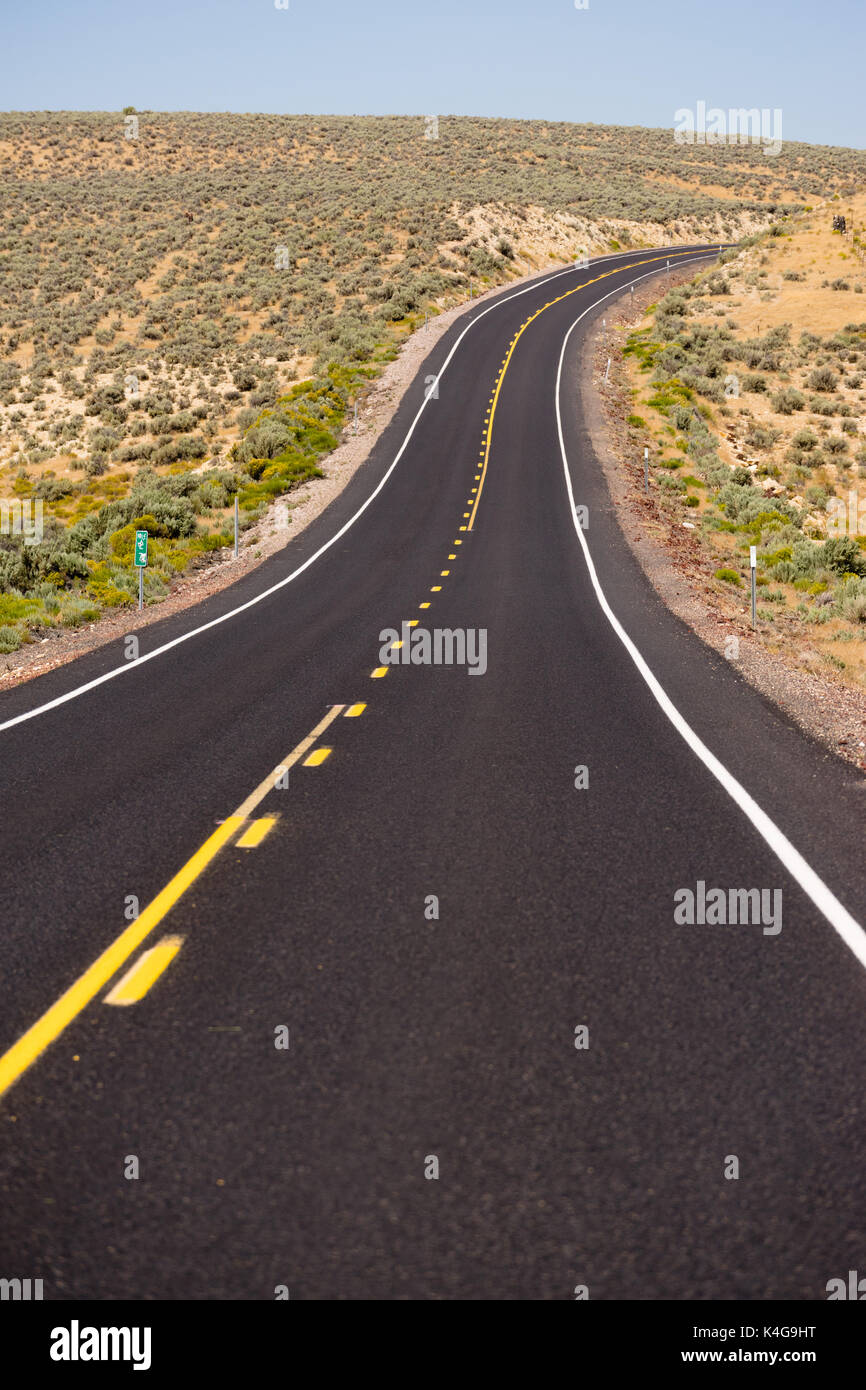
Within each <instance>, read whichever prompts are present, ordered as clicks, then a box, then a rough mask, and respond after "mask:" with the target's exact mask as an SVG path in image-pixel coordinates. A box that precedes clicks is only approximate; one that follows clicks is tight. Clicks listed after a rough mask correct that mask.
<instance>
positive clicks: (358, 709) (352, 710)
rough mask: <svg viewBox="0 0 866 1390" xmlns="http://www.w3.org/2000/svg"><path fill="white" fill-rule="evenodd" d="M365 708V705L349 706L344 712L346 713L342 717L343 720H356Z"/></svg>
mask: <svg viewBox="0 0 866 1390" xmlns="http://www.w3.org/2000/svg"><path fill="white" fill-rule="evenodd" d="M366 708H367V706H366V705H350V706H349V708H348V709H347V710H346V713H345V714H344V715H343V718H344V719H357V718H358V716H359V715H361V714H363V713H364V710H365V709H366Z"/></svg>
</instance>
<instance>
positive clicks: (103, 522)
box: [0, 111, 866, 651]
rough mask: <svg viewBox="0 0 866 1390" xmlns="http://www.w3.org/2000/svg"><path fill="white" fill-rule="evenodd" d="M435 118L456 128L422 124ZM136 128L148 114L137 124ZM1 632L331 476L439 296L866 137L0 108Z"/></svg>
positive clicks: (786, 184) (848, 187) (11, 635)
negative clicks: (772, 144) (696, 136)
mask: <svg viewBox="0 0 866 1390" xmlns="http://www.w3.org/2000/svg"><path fill="white" fill-rule="evenodd" d="M431 134H435V136H436V138H428V136H430V135H431ZM128 137H132V138H128ZM0 154H2V158H3V162H4V172H5V175H6V177H5V181H4V188H3V191H2V194H0V274H2V283H3V295H2V300H0V497H2V498H6V499H15V500H18V501H21V502H22V503H23V502H25V501H27V500H30V501H33V502H35V501H36V500H38V501H39V502H41V504H42V508H43V515H44V524H45V534H44V540H43V543H42V544H40V545H31V546H28V545H26V544H25V543H24V540H23V539H22V537H21V536H15V535H0V651H4V650H5V651H10V650H14V649H15V648H16V647H17V646H18V645H19V643H20V642H21V641H22V640H27V639H28V637H29V636H30V635H31V634H33V633H34V632H37V631H41V632H50V631H51V630H52V629H53V628H55V627H57V626H58V625H70V624H72V625H74V624H77V623H81V622H85V621H91V620H92V619H93V618H94V617H95V616H96V615H97V614H98V613H99V611H100V610H101V609H103V608H105V607H111V606H124V605H128V604H130V603H132V602H133V601H134V595H135V592H136V579H135V575H134V573H133V571H132V568H131V544H132V533H133V531H134V530H135V527H136V524H143V525H146V527H147V529H148V530H149V531H150V533H151V536H152V537H153V546H152V551H151V554H152V560H153V563H152V565H151V567H150V569H149V570H148V574H147V597H148V601H156V600H157V599H158V598H159V597H160V596H161V595H163V594H164V593H165V592H166V591H167V589H168V588H169V586H170V584H171V581H172V578H173V576H174V575H175V574H176V573H178V572H179V571H181V570H183V569H184V568H186V567H187V566H189V565H190V564H199V563H203V562H204V561H205V560H207V559H209V558H212V557H214V556H217V555H218V554H219V553H220V550H221V548H223V547H224V546H225V545H226V544H227V541H228V537H229V532H228V529H227V524H228V517H229V514H230V508H231V506H232V505H233V501H234V497H235V496H236V495H237V496H238V497H239V499H240V506H241V512H242V517H243V524H244V526H245V527H250V526H253V525H254V524H255V523H256V521H257V520H258V519H259V518H260V517H261V516H262V515H263V513H264V511H265V510H266V508H267V507H268V505H269V503H270V502H271V501H272V499H273V498H274V497H277V496H282V495H285V494H287V493H289V492H291V491H292V490H293V489H294V488H295V487H296V486H297V485H298V484H299V483H300V482H303V481H304V480H306V479H307V478H310V477H313V476H315V474H316V471H317V468H316V465H317V462H318V461H319V460H320V459H321V458H322V456H323V455H325V454H327V453H328V452H329V451H330V450H331V449H333V447H334V446H335V444H336V442H337V441H338V440H339V437H340V433H341V430H342V427H343V422H344V420H345V417H346V413H347V411H348V410H349V409H350V407H351V404H352V402H353V401H354V400H355V399H356V398H358V396H359V395H360V396H363V392H364V390H365V387H366V385H367V383H368V382H369V380H370V379H371V377H372V376H375V375H376V374H377V373H378V372H379V371H380V370H381V366H382V364H383V363H384V362H386V361H388V360H389V359H391V358H392V357H393V356H394V355H395V353H396V352H397V351H398V349H399V346H400V343H401V342H402V341H403V340H404V339H405V337H406V335H407V334H408V333H410V332H411V331H412V330H413V329H414V328H415V327H416V326H417V325H418V323H419V322H422V321H423V316H424V313H425V311H427V312H431V313H436V312H438V311H440V310H441V309H443V308H445V307H447V306H449V305H452V304H454V303H457V302H460V301H462V300H464V299H466V298H468V296H469V293H470V284H471V285H473V286H474V287H477V288H486V287H488V286H489V285H491V284H497V283H502V282H506V281H507V280H509V279H510V278H514V277H517V276H520V275H522V274H525V273H526V272H527V271H528V270H532V269H537V268H539V267H543V266H544V265H545V264H550V263H552V262H554V261H561V260H567V259H571V258H573V257H575V256H577V255H580V254H582V253H584V252H586V253H587V254H594V253H598V252H601V251H605V250H608V249H611V248H616V247H619V246H628V245H636V246H638V245H653V244H659V243H664V242H677V241H681V242H685V241H692V240H695V239H700V238H716V237H719V238H725V239H727V240H734V239H738V238H740V237H743V236H748V235H749V234H752V233H754V232H756V231H759V230H761V229H763V228H766V227H767V226H768V225H769V224H770V223H771V222H772V221H773V219H774V218H775V217H777V216H778V215H779V213H780V212H782V211H792V210H796V209H798V208H800V207H803V206H808V205H810V204H813V203H814V202H816V201H818V200H819V199H821V198H824V197H827V196H831V195H833V193H834V192H835V193H838V194H839V195H840V196H841V197H843V198H846V197H849V196H850V194H851V192H852V189H853V187H854V186H855V184H856V183H857V182H858V181H862V178H863V175H864V171H866V155H863V154H862V153H860V152H857V151H851V150H841V149H824V148H821V147H815V146H807V145H794V144H789V145H787V146H785V147H784V149H783V151H782V153H781V155H780V156H779V157H778V158H775V159H770V158H768V157H767V156H766V154H765V153H764V151H763V150H762V149H761V148H760V147H759V146H745V147H739V148H736V149H730V148H719V147H715V146H698V145H695V146H685V145H678V144H676V143H675V142H674V141H673V139H672V135H671V132H670V131H648V130H640V129H624V128H618V127H599V126H566V125H556V124H548V125H545V124H543V123H540V122H518V121H492V120H476V119H464V118H451V117H442V118H441V119H440V120H439V122H438V129H436V128H435V127H431V126H430V124H429V123H428V122H426V121H425V120H424V118H409V117H389V118H375V117H363V118H362V117H358V118H348V117H347V118H337V117H328V118H324V117H277V116H229V115H196V114H174V115H167V114H160V113H154V112H138V113H133V112H131V111H130V112H127V113H126V114H121V113H63V112H60V113H26V114H19V113H7V114H5V115H2V116H0Z"/></svg>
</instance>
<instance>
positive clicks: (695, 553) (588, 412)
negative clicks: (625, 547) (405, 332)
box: [580, 274, 866, 772]
mask: <svg viewBox="0 0 866 1390" xmlns="http://www.w3.org/2000/svg"><path fill="white" fill-rule="evenodd" d="M688 278H690V277H689V276H688V275H686V274H683V275H680V276H677V275H676V274H674V275H672V277H671V279H670V285H674V284H677V283H681V282H683V281H685V280H687V279H688ZM658 293H659V290H658V284H657V283H656V284H654V285H653V284H650V285H649V286H646V287H643V288H638V289H636V290H635V294H634V297H633V300H631V299H630V302H629V303H628V305H626V304H624V303H623V302H622V301H620V302H619V304H617V305H615V306H614V308H613V309H612V310H610V311H609V313H608V315H607V324H606V327H602V326H601V325H600V324H599V325H597V326H596V327H594V328H593V329H592V330H591V332H590V334H589V335H588V337H587V339H586V340H585V344H584V350H583V351H584V357H583V362H582V370H581V372H580V391H581V401H582V407H583V412H584V418H585V421H586V425H587V429H588V431H589V434H590V438H591V440H592V445H593V449H594V451H595V454H596V457H597V458H598V459H599V461H600V463H601V465H602V467H603V469H604V472H605V477H606V479H607V484H608V488H609V490H610V495H611V499H612V501H613V504H614V507H615V509H616V512H617V516H618V520H619V524H620V527H621V528H622V531H623V534H624V536H625V538H626V540H627V542H628V544H629V546H630V547H631V550H632V552H633V553H634V555H635V557H636V558H637V560H638V562H639V563H640V565H641V567H642V569H643V571H644V573H645V574H646V575H647V578H648V579H649V580H650V581H651V583H652V584H653V585H654V587H655V589H656V591H657V592H658V594H659V595H660V597H661V598H662V599H664V601H665V603H666V604H667V606H668V607H669V608H670V609H671V611H672V612H673V613H675V614H676V615H677V617H678V618H681V619H682V621H683V622H686V623H688V624H689V626H690V627H691V628H692V629H693V631H694V632H696V633H697V635H698V636H699V637H700V638H701V640H702V641H703V642H706V643H707V645H708V646H710V647H712V648H713V649H714V650H715V651H716V652H719V653H720V654H721V655H723V656H726V655H727V656H728V657H729V659H731V657H730V655H729V653H730V652H731V651H732V650H737V652H738V655H737V656H736V658H735V659H736V661H737V665H738V667H739V669H740V671H741V673H742V675H743V676H744V678H745V679H746V680H748V681H749V682H750V684H751V685H753V686H755V687H756V688H757V689H758V690H760V691H761V693H762V694H763V695H765V696H766V697H767V698H768V699H771V700H773V701H774V702H775V703H776V704H777V705H778V706H779V707H780V708H781V709H782V710H784V711H785V713H786V714H787V715H788V716H789V717H790V718H791V719H793V720H794V721H795V722H796V723H797V724H798V725H799V726H800V728H802V729H803V730H805V731H806V732H807V733H808V734H810V735H811V736H812V737H813V738H815V739H817V740H818V741H819V742H820V743H822V744H823V745H824V746H825V747H826V748H828V749H830V750H831V751H832V752H834V753H836V754H838V756H839V757H841V758H844V759H845V760H846V761H847V762H848V763H850V764H853V765H854V766H855V767H857V768H859V769H860V770H861V771H863V772H866V696H864V695H862V694H860V693H859V692H858V691H855V690H851V689H850V688H849V687H848V686H846V685H844V684H843V683H842V682H841V681H838V680H834V678H833V676H832V674H828V675H824V674H823V673H822V674H821V675H818V674H817V673H814V672H811V671H807V670H804V669H802V667H801V666H799V665H796V664H795V662H794V659H793V654H792V653H791V652H788V651H786V650H785V648H784V647H783V646H782V645H781V644H779V643H776V644H775V645H774V644H773V637H772V636H771V635H770V634H769V633H762V632H761V631H760V628H759V630H758V632H753V630H752V628H751V621H750V614H749V611H748V606H747V602H746V603H744V601H743V600H742V599H732V600H726V599H723V598H722V597H721V596H720V595H718V594H717V593H716V592H715V591H714V589H713V588H712V586H711V584H710V580H711V578H712V573H713V566H712V564H711V562H710V557H709V556H708V555H707V554H706V553H705V551H704V549H703V547H702V545H701V542H700V540H699V538H698V536H697V534H696V533H695V532H694V531H692V530H690V529H687V528H686V527H685V526H684V525H683V523H682V521H681V520H679V519H678V518H677V517H676V516H675V515H672V514H670V513H669V512H667V511H666V510H665V509H664V508H662V507H661V506H660V505H659V503H658V501H657V499H656V498H655V497H654V496H653V495H652V494H650V496H649V497H647V496H646V495H645V494H644V490H643V468H642V466H641V463H640V459H639V457H638V454H639V452H640V451H639V450H636V449H635V445H634V441H633V438H630V431H629V427H628V425H627V423H626V419H627V416H628V415H629V413H630V411H631V410H632V409H633V406H632V404H631V398H630V396H629V394H628V380H627V376H626V372H625V369H624V365H623V359H622V355H621V345H622V343H623V342H624V341H625V338H626V333H627V331H630V330H631V329H632V328H633V327H635V326H636V325H637V324H639V323H640V322H641V320H642V318H643V316H644V314H645V312H646V309H647V307H648V305H650V304H652V303H653V302H655V300H657V298H658ZM608 358H610V359H611V369H610V375H609V379H608V381H607V382H606V383H605V382H604V375H605V368H606V366H607V361H608ZM732 638H736V639H737V641H736V644H734V643H732V642H731V640H730V639H732ZM801 655H802V654H801Z"/></svg>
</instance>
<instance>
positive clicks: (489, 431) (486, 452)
mask: <svg viewBox="0 0 866 1390" xmlns="http://www.w3.org/2000/svg"><path fill="white" fill-rule="evenodd" d="M702 254H704V253H703V252H700V251H682V252H674V256H679V259H681V260H682V259H683V258H684V257H686V256H700V255H702ZM674 256H671V255H665V256H651V257H648V258H647V260H645V261H635V262H633V263H632V264H631V265H620V266H617V267H616V269H615V270H606V271H604V272H603V274H601V275H596V276H594V277H593V278H592V279H591V280H584V282H583V284H582V285H575V286H574V288H573V289H570V290H566V291H565V293H564V294H560V295H558V296H557V297H556V299H551V300H549V301H548V302H547V304H542V306H541V308H540V309H536V311H535V313H534V314H530V316H529V318H528V319H527V320H526V322H525V323H523V324H521V326H520V329H519V331H518V332H517V333H516V334H515V335H514V339H513V341H512V343H511V347H510V348H509V350H508V355H507V357H505V358H504V359H503V362H502V370H501V372H500V374H499V377H498V378H497V382H496V390H495V391H494V393H493V395H492V397H491V408H490V410H489V411H488V413H487V414H486V415H485V416H484V420H485V423H486V426H487V427H486V430H485V436H484V449H483V451H482V457H483V459H484V464H483V467H482V469H481V486H480V487H479V489H478V496H477V497H476V498H475V506H474V507H473V508H472V515H471V517H470V518H469V527H468V529H469V530H470V531H471V530H472V528H473V526H474V525H475V517H476V515H477V512H478V503H479V502H480V501H481V493H482V492H483V490H484V483H485V480H486V478H487V465H488V463H489V461H490V442H491V439H492V436H493V420H494V417H495V415H496V407H497V405H498V404H499V393H500V390H501V389H502V383H503V381H504V380H505V373H506V372H507V371H508V368H509V366H510V365H511V359H512V357H513V355H514V349H515V348H516V347H517V344H518V342H519V340H520V338H521V336H522V335H523V333H524V332H525V331H526V329H527V328H528V327H529V325H530V324H531V323H533V322H534V321H535V319H537V318H538V317H539V315H540V314H543V313H544V312H545V310H547V309H551V308H552V307H553V305H554V304H561V303H562V301H563V300H564V299H569V298H570V297H571V296H572V295H573V294H577V293H578V291H579V290H585V289H586V287H587V285H595V284H596V283H597V282H598V281H599V280H607V279H608V278H609V277H610V276H611V275H619V274H620V273H621V272H622V271H623V270H635V269H638V268H639V267H640V266H643V265H652V264H654V263H655V262H656V261H663V260H673V259H674ZM463 515H464V517H465V516H466V515H467V514H466V512H464V513H463ZM462 529H464V528H463V527H461V530H462Z"/></svg>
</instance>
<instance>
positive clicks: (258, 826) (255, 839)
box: [237, 816, 277, 849]
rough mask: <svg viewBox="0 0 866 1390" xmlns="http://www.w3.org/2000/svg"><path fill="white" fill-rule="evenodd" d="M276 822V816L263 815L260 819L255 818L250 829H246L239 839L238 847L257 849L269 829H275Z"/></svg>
mask: <svg viewBox="0 0 866 1390" xmlns="http://www.w3.org/2000/svg"><path fill="white" fill-rule="evenodd" d="M276 823H277V818H276V816H262V817H261V819H260V820H254V821H253V823H252V825H251V826H250V827H249V829H248V830H245V831H244V833H243V835H242V836H241V838H240V839H239V840H238V842H237V847H238V849H257V848H258V846H259V845H260V844H261V843H262V840H263V839H264V838H265V836H266V835H267V833H268V831H269V830H273V828H274V826H275V825H276Z"/></svg>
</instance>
